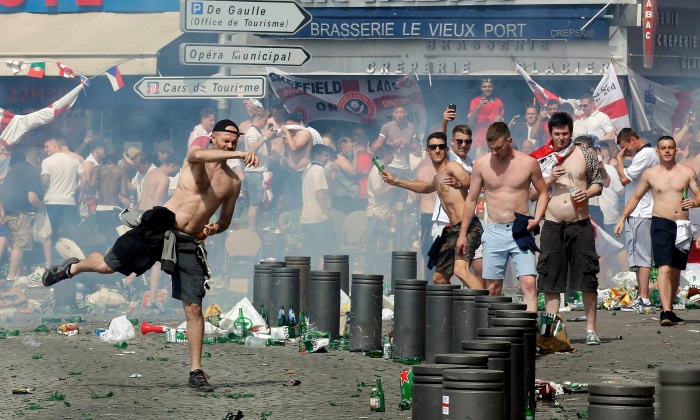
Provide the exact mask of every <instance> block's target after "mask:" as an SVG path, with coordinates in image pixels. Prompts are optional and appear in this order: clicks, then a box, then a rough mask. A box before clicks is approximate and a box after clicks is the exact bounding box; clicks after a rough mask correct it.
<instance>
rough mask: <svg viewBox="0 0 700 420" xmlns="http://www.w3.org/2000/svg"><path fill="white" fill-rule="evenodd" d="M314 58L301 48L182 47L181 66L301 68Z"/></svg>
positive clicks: (199, 45) (188, 45)
mask: <svg viewBox="0 0 700 420" xmlns="http://www.w3.org/2000/svg"><path fill="white" fill-rule="evenodd" d="M310 58H311V55H310V54H309V53H308V52H307V51H306V50H305V49H304V48H302V47H288V46H267V45H232V44H180V64H185V65H187V64H193V65H217V66H246V65H247V66H301V65H303V64H304V63H306V62H307V61H309V59H310Z"/></svg>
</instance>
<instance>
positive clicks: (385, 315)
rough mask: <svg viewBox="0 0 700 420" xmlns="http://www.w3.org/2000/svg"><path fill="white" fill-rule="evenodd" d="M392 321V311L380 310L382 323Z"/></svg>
mask: <svg viewBox="0 0 700 420" xmlns="http://www.w3.org/2000/svg"><path fill="white" fill-rule="evenodd" d="M392 319H394V311H392V310H391V309H387V308H384V309H382V321H391V320H392Z"/></svg>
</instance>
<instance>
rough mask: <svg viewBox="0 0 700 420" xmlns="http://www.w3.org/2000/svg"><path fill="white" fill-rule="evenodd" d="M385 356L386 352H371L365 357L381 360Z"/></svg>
mask: <svg viewBox="0 0 700 420" xmlns="http://www.w3.org/2000/svg"><path fill="white" fill-rule="evenodd" d="M383 355H384V352H383V351H381V350H370V351H368V352H367V353H365V356H368V357H371V358H372V359H380V358H381V357H382V356H383Z"/></svg>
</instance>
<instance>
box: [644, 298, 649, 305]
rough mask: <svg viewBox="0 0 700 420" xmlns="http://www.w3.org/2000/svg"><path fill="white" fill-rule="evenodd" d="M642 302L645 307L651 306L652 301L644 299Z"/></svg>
mask: <svg viewBox="0 0 700 420" xmlns="http://www.w3.org/2000/svg"><path fill="white" fill-rule="evenodd" d="M642 302H644V304H645V305H649V304H651V301H650V300H649V299H644V298H642Z"/></svg>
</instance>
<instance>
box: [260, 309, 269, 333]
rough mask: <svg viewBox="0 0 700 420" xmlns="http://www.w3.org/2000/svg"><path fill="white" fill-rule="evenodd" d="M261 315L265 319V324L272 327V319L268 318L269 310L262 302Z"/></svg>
mask: <svg viewBox="0 0 700 420" xmlns="http://www.w3.org/2000/svg"><path fill="white" fill-rule="evenodd" d="M260 316H261V317H262V319H263V320H265V326H266V327H268V328H269V327H270V321H269V320H268V319H267V312H266V311H265V305H263V304H260Z"/></svg>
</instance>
